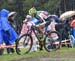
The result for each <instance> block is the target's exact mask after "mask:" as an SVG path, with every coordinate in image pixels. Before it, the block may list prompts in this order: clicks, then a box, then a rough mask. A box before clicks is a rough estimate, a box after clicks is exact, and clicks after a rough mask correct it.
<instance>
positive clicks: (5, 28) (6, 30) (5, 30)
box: [1, 9, 18, 54]
mask: <svg viewBox="0 0 75 61" xmlns="http://www.w3.org/2000/svg"><path fill="white" fill-rule="evenodd" d="M8 14H9V11H8V10H6V9H2V10H1V27H2V35H3V40H4V42H5V44H6V45H7V46H8V45H13V44H14V42H15V41H16V40H17V38H18V35H17V33H16V32H15V31H14V29H13V27H12V26H11V25H10V23H9V21H8ZM7 53H8V54H11V53H14V50H13V49H12V48H7Z"/></svg>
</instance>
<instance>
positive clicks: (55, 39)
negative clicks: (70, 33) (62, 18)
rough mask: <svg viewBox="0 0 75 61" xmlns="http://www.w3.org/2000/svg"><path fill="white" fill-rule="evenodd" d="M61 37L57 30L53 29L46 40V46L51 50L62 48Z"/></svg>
mask: <svg viewBox="0 0 75 61" xmlns="http://www.w3.org/2000/svg"><path fill="white" fill-rule="evenodd" d="M60 44H61V37H60V34H59V33H58V32H57V31H52V32H49V33H48V34H47V36H46V37H45V40H44V48H45V50H46V51H48V52H50V51H53V50H57V49H59V48H60Z"/></svg>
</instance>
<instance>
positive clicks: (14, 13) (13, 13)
mask: <svg viewBox="0 0 75 61" xmlns="http://www.w3.org/2000/svg"><path fill="white" fill-rule="evenodd" d="M16 14H17V13H16V12H10V13H9V14H8V17H10V16H12V15H16Z"/></svg>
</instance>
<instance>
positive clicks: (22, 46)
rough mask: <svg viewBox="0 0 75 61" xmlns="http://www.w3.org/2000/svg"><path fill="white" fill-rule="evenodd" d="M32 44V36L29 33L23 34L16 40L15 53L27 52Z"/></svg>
mask: <svg viewBox="0 0 75 61" xmlns="http://www.w3.org/2000/svg"><path fill="white" fill-rule="evenodd" d="M32 45H33V40H32V37H31V36H30V35H29V34H24V35H22V36H20V38H19V39H18V40H17V42H16V53H17V54H19V55H22V54H27V53H28V52H29V51H30V50H31V47H32Z"/></svg>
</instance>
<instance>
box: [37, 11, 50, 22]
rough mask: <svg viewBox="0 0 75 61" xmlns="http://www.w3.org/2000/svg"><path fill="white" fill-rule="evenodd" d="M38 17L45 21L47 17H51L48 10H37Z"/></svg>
mask: <svg viewBox="0 0 75 61" xmlns="http://www.w3.org/2000/svg"><path fill="white" fill-rule="evenodd" d="M36 17H37V18H38V19H41V20H42V21H44V22H45V19H47V18H48V17H49V14H48V12H47V11H37V13H36Z"/></svg>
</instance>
